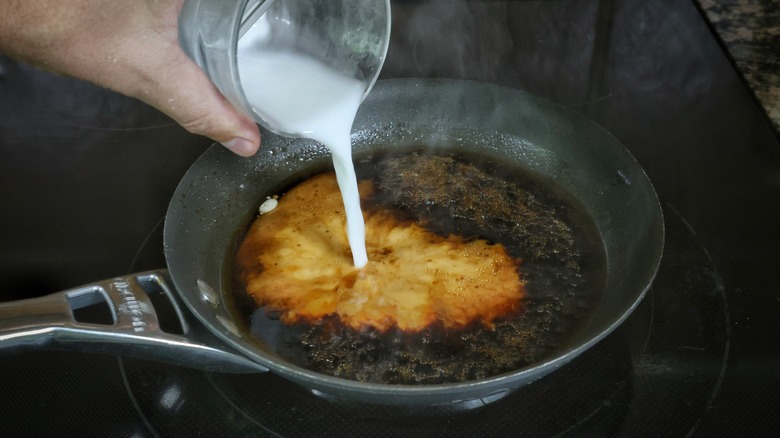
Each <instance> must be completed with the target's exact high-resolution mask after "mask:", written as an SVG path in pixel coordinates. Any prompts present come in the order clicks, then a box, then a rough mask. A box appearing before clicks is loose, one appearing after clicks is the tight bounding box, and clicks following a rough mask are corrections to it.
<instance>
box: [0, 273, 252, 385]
mask: <svg viewBox="0 0 780 438" xmlns="http://www.w3.org/2000/svg"><path fill="white" fill-rule="evenodd" d="M171 284H172V282H171V280H170V277H169V275H168V272H167V271H166V270H158V271H150V272H144V273H139V274H131V275H127V276H123V277H117V278H112V279H109V280H104V281H101V282H97V283H93V284H89V285H85V286H81V287H77V288H74V289H70V290H66V291H63V292H57V293H54V294H51V295H47V296H43V297H39V298H31V299H26V300H19V301H10V302H5V303H0V350H11V349H19V348H48V349H59V350H71V351H81V352H97V353H106V354H115V355H120V356H129V357H137V358H142V359H150V360H155V361H159V362H165V363H169V364H173V365H178V366H186V367H190V368H197V369H202V370H205V371H211V372H223V373H257V372H265V371H268V369H267V368H265V367H263V366H262V365H259V364H257V363H255V362H253V361H251V360H249V359H247V358H245V357H244V356H241V355H240V354H238V353H235V352H234V351H233V350H232V349H231V348H230V347H228V346H227V345H226V344H225V343H224V342H222V341H221V340H220V339H219V338H217V337H216V336H215V335H213V334H212V333H211V332H210V331H209V330H208V329H206V328H205V327H204V326H203V325H201V324H200V323H199V322H198V321H197V320H196V319H195V317H194V316H193V315H191V314H190V312H189V311H188V310H187V309H186V308H185V307H184V306H183V305H182V303H181V302H180V301H179V299H178V296H177V294H176V293H175V292H174V291H173V288H172V286H171Z"/></svg>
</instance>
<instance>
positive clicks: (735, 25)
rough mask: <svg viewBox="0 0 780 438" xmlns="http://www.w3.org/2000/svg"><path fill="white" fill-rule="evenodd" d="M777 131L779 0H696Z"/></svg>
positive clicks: (779, 113) (779, 102)
mask: <svg viewBox="0 0 780 438" xmlns="http://www.w3.org/2000/svg"><path fill="white" fill-rule="evenodd" d="M697 1H698V3H699V5H700V6H701V8H702V10H703V11H704V14H705V16H706V18H707V19H708V20H709V22H710V23H711V24H712V28H713V29H714V31H715V32H716V33H717V35H718V36H719V38H720V39H721V41H722V42H723V44H724V46H725V47H726V50H727V52H728V54H729V56H730V57H731V58H732V60H733V61H734V64H735V65H736V67H737V70H739V72H740V73H741V74H742V76H743V77H744V79H745V81H746V82H747V84H748V85H749V87H750V88H751V90H752V91H753V93H754V94H755V96H756V98H757V99H758V100H759V101H760V102H761V105H762V106H763V108H764V110H765V111H766V113H767V115H768V116H769V118H770V119H771V120H772V123H773V125H774V128H775V133H780V0H697Z"/></svg>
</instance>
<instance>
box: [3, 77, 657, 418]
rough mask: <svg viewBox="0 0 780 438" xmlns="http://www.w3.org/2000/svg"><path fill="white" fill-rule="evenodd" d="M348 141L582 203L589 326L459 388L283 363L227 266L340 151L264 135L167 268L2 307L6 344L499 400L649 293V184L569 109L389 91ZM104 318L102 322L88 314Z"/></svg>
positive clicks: (424, 90) (173, 227)
mask: <svg viewBox="0 0 780 438" xmlns="http://www.w3.org/2000/svg"><path fill="white" fill-rule="evenodd" d="M353 143H354V151H355V153H356V154H360V153H363V152H370V151H372V150H374V149H376V148H377V147H379V146H381V147H383V148H386V147H388V146H390V147H397V148H402V147H405V146H410V147H411V146H418V145H425V146H426V147H428V148H430V149H431V150H433V151H446V150H447V149H448V148H452V147H457V148H459V149H461V150H466V151H469V152H471V153H472V154H479V155H482V156H486V157H492V158H493V159H500V160H502V162H505V163H508V164H511V165H514V166H517V167H519V168H522V169H524V170H525V171H527V172H529V173H531V174H533V175H536V176H539V177H540V178H542V179H544V180H546V181H549V182H551V183H553V184H555V185H556V186H557V188H558V189H560V190H562V191H564V192H566V193H568V194H569V195H571V196H573V197H575V198H576V199H578V200H579V202H580V203H581V204H582V206H584V208H585V210H586V211H587V214H588V215H590V217H591V218H592V220H593V221H594V222H595V225H596V228H597V230H598V233H599V235H600V238H601V241H602V243H603V246H604V251H605V254H606V273H605V276H606V278H605V281H604V288H605V289H604V291H603V294H602V298H601V299H600V301H599V302H598V303H596V304H595V308H594V309H593V312H592V317H590V319H589V320H587V321H584V323H583V324H582V325H581V328H580V329H579V330H577V331H576V332H575V333H573V334H572V338H571V339H570V341H569V342H567V343H566V344H565V346H563V347H562V348H560V349H559V350H558V351H556V352H555V353H553V354H551V355H550V356H548V357H546V358H545V359H544V360H542V361H541V362H538V363H534V364H531V365H529V366H526V367H524V368H521V369H518V370H515V371H512V372H509V373H505V374H501V375H497V376H493V377H489V378H484V379H481V380H474V381H469V382H465V383H449V384H440V385H389V384H375V383H362V382H356V381H351V380H346V379H341V378H337V377H331V376H327V375H323V374H320V373H317V372H313V371H309V370H306V369H304V368H301V367H298V366H296V365H293V364H291V363H289V362H287V361H285V360H284V359H282V358H281V357H279V356H278V355H277V354H276V353H274V352H273V351H272V350H271V349H270V348H264V346H263V344H262V343H259V342H258V341H257V340H254V339H251V338H250V336H249V335H247V334H245V331H244V330H241V329H240V328H239V323H238V322H237V321H236V317H235V316H234V315H235V313H234V312H233V311H232V310H231V305H230V303H229V300H228V299H227V297H228V295H229V293H228V291H227V286H226V285H227V284H228V281H227V279H228V278H230V277H231V275H232V272H231V264H230V263H229V262H228V261H229V260H230V258H231V257H230V256H231V253H232V251H233V250H234V248H235V245H236V241H237V240H236V239H237V237H238V235H239V233H240V232H241V230H243V229H245V228H246V226H247V225H248V223H249V221H250V220H251V218H252V215H253V212H254V211H256V208H257V205H258V204H259V202H260V201H262V200H263V199H264V197H265V196H267V195H269V194H273V193H278V191H279V190H281V189H282V188H284V187H286V186H288V185H289V184H290V183H292V182H294V181H295V180H297V179H298V178H299V177H300V175H301V174H307V173H311V169H312V168H321V167H324V166H327V163H328V162H329V161H330V154H329V152H328V150H327V149H326V148H324V147H323V146H321V145H318V144H316V143H314V142H312V141H309V140H306V139H291V138H286V137H280V136H275V135H272V134H266V135H265V137H264V143H263V150H262V151H261V152H260V153H259V154H258V155H257V156H255V157H253V158H251V159H243V158H239V157H237V156H235V155H233V154H231V153H230V152H228V151H227V150H226V149H224V148H222V147H220V146H218V145H215V146H213V147H212V148H210V149H209V150H208V151H206V152H205V153H204V154H203V156H201V157H200V158H199V159H198V160H197V162H196V163H195V164H194V165H193V166H192V167H191V168H190V170H189V171H188V172H187V174H186V175H185V176H184V178H183V179H182V181H181V183H180V184H179V186H178V188H177V190H176V192H175V194H174V196H173V199H172V200H171V203H170V206H169V209H168V213H167V216H166V221H165V231H164V242H165V255H166V260H167V263H168V269H167V270H159V271H154V272H146V273H139V274H134V275H129V276H125V277H120V278H115V279H111V280H106V281H103V282H99V283H95V284H91V285H87V286H83V287H79V288H76V289H72V290H69V291H64V292H60V293H57V294H53V295H49V296H46V297H41V298H34V299H29V300H22V301H16V302H10V303H3V304H0V347H2V348H7V349H11V348H19V347H47V348H66V349H75V350H79V351H99V352H106V353H113V354H120V355H126V356H134V357H144V358H150V359H154V360H159V361H164V362H168V363H173V364H177V365H182V366H190V367H196V368H200V369H204V370H208V371H216V372H245V373H255V372H264V371H271V372H273V373H276V374H278V375H279V376H282V377H284V378H286V379H289V380H291V381H293V382H296V383H298V384H300V385H302V386H304V387H306V388H308V389H310V390H311V391H312V392H313V393H315V394H317V395H321V396H325V397H328V398H332V399H338V400H346V401H351V402H360V403H373V404H382V405H399V406H401V405H403V406H410V405H420V406H423V405H426V406H427V405H440V404H450V403H454V402H463V401H470V400H479V401H482V402H489V401H492V400H496V399H498V398H501V397H502V396H503V395H505V394H507V393H508V392H510V391H511V390H513V389H516V388H518V387H519V386H522V385H525V384H528V383H529V382H532V381H534V380H535V379H538V378H539V377H541V376H544V375H546V374H547V373H550V372H552V371H554V370H555V369H557V368H558V367H560V366H562V365H564V364H566V363H567V362H569V361H571V360H572V359H573V358H574V357H576V356H577V355H579V354H580V353H582V352H583V351H584V350H586V349H587V348H589V347H590V346H592V345H594V344H595V343H596V342H598V341H599V340H600V339H602V338H603V337H604V336H606V335H607V334H609V333H610V332H611V331H613V330H614V329H615V328H616V327H617V326H618V325H619V324H620V323H621V322H622V321H623V320H624V319H625V318H626V317H627V316H628V315H629V314H630V313H631V311H632V310H633V309H634V308H635V307H636V306H637V304H638V303H639V302H640V301H641V299H642V297H643V296H644V294H645V292H646V291H647V290H648V288H649V287H650V285H651V283H652V281H653V278H654V276H655V273H656V271H657V269H658V265H659V262H660V259H661V254H662V250H663V238H664V229H663V217H662V214H661V208H660V205H659V202H658V199H657V196H656V194H655V192H654V190H653V187H652V185H651V183H650V181H649V180H648V178H647V176H646V175H645V173H644V171H643V170H642V169H641V167H640V166H639V164H638V163H637V162H636V160H635V159H634V158H633V157H632V156H631V155H630V153H629V152H628V151H627V150H626V149H625V148H624V147H623V146H622V145H621V144H620V142H619V141H618V140H617V139H615V138H614V137H613V136H611V135H610V134H609V133H607V132H606V131H604V130H603V129H602V128H600V127H599V126H597V125H596V124H594V123H593V122H591V121H589V120H587V119H585V118H584V117H582V116H580V115H578V114H576V113H574V112H571V111H568V110H565V109H563V108H561V107H559V106H557V105H555V104H553V103H551V102H549V101H546V100H544V99H541V98H539V97H535V96H533V95H530V94H527V93H524V92H522V91H518V90H511V89H506V88H501V87H497V86H493V85H489V84H484V83H476V82H469V81H459V80H421V79H397V80H386V81H380V82H379V83H377V85H376V87H375V88H374V90H373V91H372V93H371V94H370V95H369V96H368V98H367V99H366V101H365V102H364V103H363V105H362V107H361V109H360V111H359V113H358V116H357V118H356V120H355V123H354V125H353ZM103 306H105V307H107V308H108V312H109V317H108V318H107V321H95V320H91V319H89V318H86V320H85V318H83V317H80V316H79V315H81V314H83V312H84V311H85V309H92V308H96V307H98V308H100V307H103ZM247 378H251V377H247Z"/></svg>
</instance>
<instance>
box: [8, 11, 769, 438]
mask: <svg viewBox="0 0 780 438" xmlns="http://www.w3.org/2000/svg"><path fill="white" fill-rule="evenodd" d="M403 77H445V78H457V79H469V80H476V81H482V82H489V83H494V84H497V85H501V86H505V87H511V88H518V89H522V90H525V91H528V92H531V93H534V94H537V95H540V96H542V97H545V98H547V99H549V100H551V101H554V102H556V103H558V104H560V105H563V106H565V107H568V108H570V109H573V110H575V111H577V112H580V113H582V114H583V115H584V116H586V117H588V118H590V119H592V120H594V121H595V122H596V123H598V124H600V125H601V126H603V127H604V128H605V129H607V130H608V131H610V132H611V133H612V134H613V135H615V136H616V137H617V138H618V139H619V140H620V141H621V142H623V144H624V145H625V146H626V147H627V148H628V149H629V150H630V151H631V153H632V154H633V155H634V156H635V157H636V158H637V160H638V161H639V163H640V164H641V165H642V166H643V167H644V169H645V170H646V172H647V174H648V176H649V177H650V180H651V181H652V182H653V184H654V186H655V188H656V190H657V193H658V196H659V198H660V201H661V204H662V208H663V210H664V216H665V221H666V224H665V225H666V247H665V250H664V256H663V260H662V263H661V267H660V270H659V272H658V276H657V278H656V281H655V282H654V284H653V286H652V288H651V289H650V291H649V292H648V294H647V296H646V298H645V299H644V300H643V302H642V303H641V304H640V306H639V307H638V308H637V310H636V311H635V312H634V313H633V314H632V315H631V317H630V318H629V319H628V320H627V321H626V322H625V323H624V324H622V325H621V326H620V327H619V328H618V329H617V330H616V331H615V332H614V333H612V334H611V335H610V336H608V337H607V338H605V339H604V340H603V341H601V342H600V343H598V344H597V345H596V346H594V347H593V348H592V349H590V350H588V351H587V352H585V353H584V354H582V355H581V356H579V357H578V358H576V359H575V360H574V361H573V362H571V363H570V364H568V365H566V366H564V367H562V368H561V369H559V370H557V371H556V372H554V373H552V374H550V375H548V376H546V377H544V378H542V379H540V380H538V381H536V382H533V383H531V384H529V385H527V386H525V387H523V388H520V389H519V390H517V391H516V392H514V393H512V394H510V395H508V396H506V397H504V398H502V399H501V400H497V401H495V402H492V403H487V404H479V403H475V404H474V405H472V406H468V407H462V406H461V407H460V408H458V409H451V410H446V409H439V410H422V411H419V412H408V411H404V410H403V409H378V408H375V407H371V406H364V407H356V406H349V405H342V404H338V403H331V402H329V401H327V400H325V399H322V398H320V397H317V396H315V395H313V394H311V393H309V392H307V391H305V390H304V389H302V388H300V387H298V386H295V385H294V384H291V383H289V382H287V381H285V380H283V379H281V378H278V377H276V376H275V375H273V374H269V373H266V374H258V375H230V374H218V373H206V372H203V371H197V370H191V369H186V368H180V367H175V366H171V365H163V364H159V363H155V362H149V361H144V360H141V359H126V358H125V359H123V358H118V357H114V356H106V355H98V354H88V353H76V352H65V351H36V350H33V349H25V350H15V351H4V352H2V353H0V388H3V392H2V396H0V412H2V417H3V421H2V422H0V433H1V434H2V435H4V436H42V435H53V434H57V435H65V434H68V433H73V434H80V435H82V436H134V437H145V436H275V437H281V436H367V435H371V436H450V437H458V436H464V437H465V436H561V435H563V436H605V435H611V436H658V435H662V436H686V435H689V436H712V435H741V436H750V435H756V434H768V433H769V431H771V430H773V429H774V427H773V426H774V424H775V421H774V415H775V412H776V410H777V407H778V401H779V400H778V396H777V394H778V393H780V392H779V391H780V345H778V339H780V328H779V327H780V325H779V324H777V320H778V318H780V288H779V287H778V286H776V284H775V282H774V281H773V276H774V274H775V273H776V272H777V267H778V266H780V255H778V252H777V251H776V250H775V248H776V244H777V242H780V239H779V238H778V237H779V236H778V234H779V233H778V227H777V224H779V223H780V145H779V144H778V140H777V137H776V134H775V133H774V132H773V131H772V129H771V128H770V125H769V123H768V122H767V120H766V119H765V117H764V115H763V113H762V112H761V110H760V109H759V107H758V105H757V103H756V102H755V101H754V100H753V98H752V97H751V94H750V93H749V91H748V89H747V87H746V86H745V84H744V83H743V82H742V81H741V80H740V78H739V76H738V75H737V73H736V72H735V70H734V68H733V66H732V65H731V64H730V63H729V61H728V59H727V57H726V55H725V54H724V53H723V51H722V49H721V48H720V47H719V45H718V43H717V41H716V39H715V37H714V36H713V35H712V33H711V32H710V30H709V29H708V27H707V25H706V23H705V21H704V19H703V18H702V16H701V14H700V12H699V11H698V10H697V9H696V7H695V5H694V4H693V3H692V2H690V1H683V0H658V1H639V0H615V1H593V2H577V1H571V0H558V1H445V0H438V1H437V0H431V1H423V0H421V1H395V2H393V29H392V42H391V45H390V49H389V52H388V57H387V61H386V63H385V67H384V69H383V73H382V78H403ZM0 114H2V117H0V202H1V203H2V204H1V205H2V214H1V215H0V299H2V300H14V299H22V298H26V297H34V296H39V295H44V294H47V293H52V292H56V291H59V290H64V289H67V288H69V287H74V286H78V285H81V284H85V283H88V282H91V281H95V280H99V279H103V278H107V277H111V276H117V275H122V274H125V273H128V272H136V271H143V270H147V269H155V268H162V267H164V266H165V260H164V257H163V244H162V222H163V217H164V215H165V211H166V208H167V203H168V201H169V200H170V198H171V195H172V193H173V190H174V188H175V187H176V184H177V182H178V181H179V179H180V178H181V177H182V175H183V174H184V172H185V171H186V169H187V168H188V166H189V165H190V164H191V163H192V162H193V161H194V160H195V159H196V158H197V156H198V155H199V154H200V153H202V152H203V151H204V150H205V149H206V148H207V147H208V146H209V145H210V141H208V140H206V139H203V138H200V137H196V136H192V135H190V134H188V133H186V132H185V131H184V130H183V129H181V128H180V127H178V126H176V125H175V124H174V123H172V122H171V121H170V120H169V119H167V118H166V117H165V116H163V115H161V114H160V113H158V112H156V111H155V110H153V109H151V108H149V107H147V106H145V105H144V104H142V103H140V102H138V101H135V100H133V99H129V98H126V97H123V96H119V95H116V94H113V93H111V92H108V91H105V90H102V89H98V88H96V87H94V86H91V85H89V84H86V83H83V82H80V81H75V80H71V79H67V78H62V77H58V76H54V75H49V74H47V73H43V72H40V71H38V70H36V69H33V68H31V67H29V66H26V65H23V64H19V63H16V62H14V61H12V60H10V59H8V58H2V57H0Z"/></svg>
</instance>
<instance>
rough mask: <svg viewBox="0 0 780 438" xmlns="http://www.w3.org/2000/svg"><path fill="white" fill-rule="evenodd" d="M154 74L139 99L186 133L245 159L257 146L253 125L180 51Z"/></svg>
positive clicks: (258, 132)
mask: <svg viewBox="0 0 780 438" xmlns="http://www.w3.org/2000/svg"><path fill="white" fill-rule="evenodd" d="M173 55H174V58H175V59H169V61H170V62H166V63H165V64H164V65H163V66H162V67H161V70H158V71H157V72H155V74H154V75H153V76H150V77H151V78H152V80H151V82H150V83H149V87H148V88H147V87H144V90H143V91H142V93H141V95H140V96H138V97H139V98H140V99H141V100H143V101H145V102H146V103H148V104H150V105H152V106H154V107H155V108H157V109H159V110H160V111H162V112H164V113H165V114H167V115H168V116H170V117H171V118H172V119H174V120H175V121H176V122H178V123H179V124H181V125H182V126H183V127H184V128H185V129H187V130H188V131H190V132H192V133H194V134H198V135H203V136H206V137H209V138H211V139H213V140H215V141H217V142H219V143H222V144H223V145H224V146H225V147H227V148H228V149H230V150H231V151H233V152H234V153H236V154H238V155H240V156H244V157H248V156H251V155H254V154H255V153H256V152H257V150H258V149H259V147H260V131H259V129H258V127H257V124H256V123H255V122H254V121H253V120H252V119H251V118H250V117H249V116H247V115H246V114H244V113H243V112H241V111H239V110H237V109H236V108H235V107H234V106H233V105H232V104H231V103H230V102H229V101H228V100H227V99H226V98H225V97H224V96H223V95H222V94H221V93H220V92H219V90H217V88H216V87H215V86H214V84H212V82H211V81H210V80H209V79H208V77H207V76H206V75H205V73H204V72H203V71H202V70H201V69H200V68H199V67H198V66H197V65H196V64H195V63H194V62H192V61H191V60H190V59H189V58H187V56H186V55H185V54H184V53H183V52H181V51H180V50H178V51H174V53H173Z"/></svg>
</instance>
